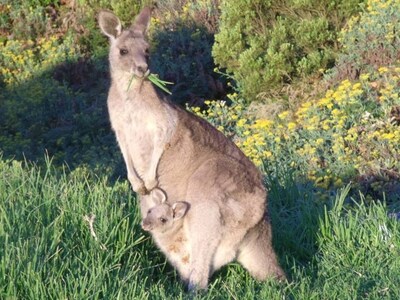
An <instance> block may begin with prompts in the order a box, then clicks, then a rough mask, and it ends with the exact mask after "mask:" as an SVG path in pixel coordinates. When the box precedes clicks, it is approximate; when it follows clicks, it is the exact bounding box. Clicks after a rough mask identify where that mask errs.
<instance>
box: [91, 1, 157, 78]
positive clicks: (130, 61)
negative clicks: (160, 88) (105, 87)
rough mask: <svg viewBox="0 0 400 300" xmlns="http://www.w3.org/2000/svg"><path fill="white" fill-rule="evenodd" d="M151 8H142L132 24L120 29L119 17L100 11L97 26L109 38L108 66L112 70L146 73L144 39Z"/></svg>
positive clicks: (146, 63) (146, 59)
mask: <svg viewBox="0 0 400 300" xmlns="http://www.w3.org/2000/svg"><path fill="white" fill-rule="evenodd" d="M150 17H151V9H150V8H148V7H146V8H144V9H143V10H142V11H141V12H140V13H139V15H137V16H136V18H135V21H134V23H133V25H132V26H131V27H129V28H127V29H122V25H121V21H120V20H119V18H118V17H117V16H116V15H114V14H113V13H112V12H110V11H104V10H103V11H101V12H100V14H99V18H98V20H99V26H100V28H101V31H102V32H103V33H104V34H105V35H106V36H107V37H108V38H109V40H110V55H109V59H110V67H111V70H112V72H122V73H126V74H129V75H130V76H131V75H135V76H137V77H139V78H142V77H144V76H146V75H147V74H148V69H149V67H148V50H149V44H148V43H147V41H146V40H145V35H146V31H147V28H148V26H149V23H150Z"/></svg>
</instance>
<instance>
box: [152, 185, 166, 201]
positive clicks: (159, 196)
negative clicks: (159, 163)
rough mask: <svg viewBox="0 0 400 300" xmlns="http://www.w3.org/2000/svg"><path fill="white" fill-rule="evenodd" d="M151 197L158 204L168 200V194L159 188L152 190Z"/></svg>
mask: <svg viewBox="0 0 400 300" xmlns="http://www.w3.org/2000/svg"><path fill="white" fill-rule="evenodd" d="M151 198H152V200H153V202H154V203H155V204H156V205H158V204H161V203H164V202H165V201H167V195H165V192H164V191H163V190H162V189H159V188H155V189H153V190H152V191H151Z"/></svg>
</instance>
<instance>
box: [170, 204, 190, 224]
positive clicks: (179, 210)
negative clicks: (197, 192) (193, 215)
mask: <svg viewBox="0 0 400 300" xmlns="http://www.w3.org/2000/svg"><path fill="white" fill-rule="evenodd" d="M188 209H189V203H187V202H183V201H178V202H175V203H174V204H172V210H173V211H174V220H179V219H180V218H182V217H184V216H185V214H186V212H187V211H188Z"/></svg>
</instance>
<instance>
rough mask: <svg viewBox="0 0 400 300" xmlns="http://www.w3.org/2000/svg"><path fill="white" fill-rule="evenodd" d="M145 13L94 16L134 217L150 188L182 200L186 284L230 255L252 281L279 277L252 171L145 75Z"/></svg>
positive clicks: (200, 283) (200, 280)
mask: <svg viewBox="0 0 400 300" xmlns="http://www.w3.org/2000/svg"><path fill="white" fill-rule="evenodd" d="M150 18H151V9H150V8H144V9H143V10H142V11H141V12H140V13H139V15H138V16H137V17H136V19H135V21H134V23H133V25H132V26H131V27H129V28H127V29H124V30H123V29H122V26H121V22H120V20H119V19H118V17H117V16H115V15H114V14H113V13H111V12H109V11H102V12H100V14H99V25H100V28H101V30H102V32H103V33H104V34H105V35H106V36H107V37H108V38H109V40H110V54H109V61H110V72H111V87H110V91H109V95H108V109H109V114H110V120H111V125H112V128H113V129H114V131H115V134H116V137H117V141H118V144H119V146H120V148H121V152H122V154H123V157H124V160H125V163H126V167H127V172H128V179H129V181H130V183H131V185H132V188H133V190H134V191H136V192H137V193H138V194H139V195H140V204H141V210H142V215H143V216H145V215H146V212H147V210H148V209H149V208H150V206H151V204H150V203H151V201H150V200H149V199H150V198H151V196H150V195H149V191H151V190H153V189H154V188H155V187H157V188H159V189H161V190H162V191H163V192H164V193H165V195H166V196H167V200H168V202H173V201H172V200H171V199H184V200H185V201H186V202H188V203H189V204H190V210H189V211H188V213H187V215H186V216H185V224H186V225H187V226H186V227H187V228H186V230H187V234H188V236H187V237H188V242H189V245H190V265H189V270H190V272H189V273H190V274H189V280H188V282H189V289H190V290H193V289H206V288H207V284H208V280H209V277H210V276H211V275H212V273H213V272H214V270H215V269H216V268H218V267H220V266H222V265H225V264H227V263H229V262H230V261H232V260H234V259H236V260H237V261H238V262H240V263H241V264H242V265H243V266H244V267H245V268H246V269H247V270H248V271H249V272H250V274H251V275H252V276H253V277H255V278H257V279H259V280H265V279H266V278H268V277H277V278H284V277H285V275H284V272H283V271H282V269H281V268H280V266H279V264H278V262H277V259H276V255H275V252H274V250H273V248H272V243H271V236H272V235H271V226H270V223H269V221H268V219H267V218H266V217H265V215H266V204H267V203H266V197H267V195H266V191H265V188H264V185H263V180H262V176H261V174H260V172H259V170H258V169H257V168H256V167H255V165H254V164H253V163H252V162H251V161H250V160H249V159H248V158H247V157H246V156H245V155H244V154H243V153H242V152H241V151H240V149H239V148H238V147H237V146H236V145H235V144H234V143H233V142H232V141H230V140H229V139H228V138H226V137H225V136H224V135H223V134H222V133H221V132H219V131H218V130H217V129H215V128H214V127H213V126H211V125H210V124H209V123H208V122H207V121H205V120H203V119H201V118H199V117H197V116H195V115H193V114H191V113H189V112H188V111H186V110H184V109H182V108H180V107H178V106H177V105H175V104H173V103H171V102H169V101H168V100H167V99H166V98H165V97H163V96H162V95H160V94H159V93H158V92H157V90H156V89H155V88H154V86H153V85H152V83H151V82H150V81H148V80H146V76H147V75H148V73H149V69H148V61H147V59H148V49H149V44H148V43H147V41H146V39H145V35H146V31H147V28H148V26H149V23H150ZM132 78H133V80H132ZM131 80H132V82H131ZM130 82H131V83H130ZM128 87H129V88H128ZM171 204H172V203H171ZM213 262H217V263H213Z"/></svg>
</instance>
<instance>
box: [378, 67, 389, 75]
mask: <svg viewBox="0 0 400 300" xmlns="http://www.w3.org/2000/svg"><path fill="white" fill-rule="evenodd" d="M388 71H389V69H388V68H386V67H380V68H379V69H378V72H379V73H380V74H383V73H387V72H388Z"/></svg>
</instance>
